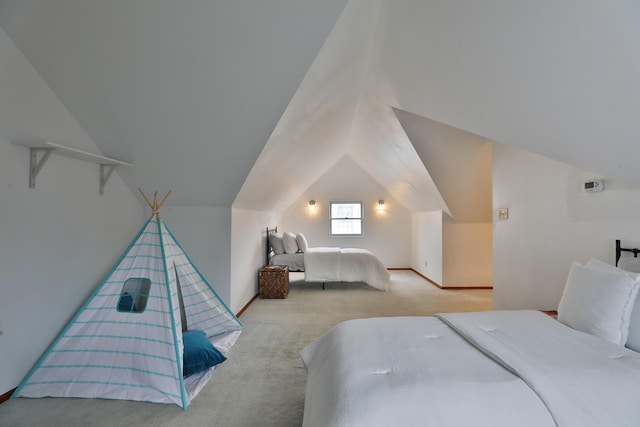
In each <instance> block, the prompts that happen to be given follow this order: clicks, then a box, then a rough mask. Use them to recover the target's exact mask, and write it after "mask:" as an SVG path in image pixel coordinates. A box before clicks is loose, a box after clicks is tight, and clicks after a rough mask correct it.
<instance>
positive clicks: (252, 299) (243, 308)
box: [236, 294, 260, 317]
mask: <svg viewBox="0 0 640 427" xmlns="http://www.w3.org/2000/svg"><path fill="white" fill-rule="evenodd" d="M259 295H260V294H256V295H255V296H254V297H253V298H251V300H249V302H248V303H246V304H245V305H244V307H242V308H241V309H240V311H239V312H238V314H236V317H240V316H242V313H244V312H245V310H246V309H247V308H249V306H250V305H251V304H253V302H254V301H255V300H256V298H258V296H259Z"/></svg>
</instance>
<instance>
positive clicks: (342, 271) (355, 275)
mask: <svg viewBox="0 0 640 427" xmlns="http://www.w3.org/2000/svg"><path fill="white" fill-rule="evenodd" d="M304 264H305V281H307V282H364V283H367V284H368V285H370V286H373V287H374V288H377V289H380V290H382V291H386V290H387V289H388V286H389V278H390V275H389V271H388V270H387V269H386V267H385V266H384V264H382V262H381V261H380V260H379V259H378V257H376V256H375V255H374V254H373V253H372V252H371V251H368V250H366V249H357V248H330V247H314V248H309V249H308V250H307V252H305V253H304Z"/></svg>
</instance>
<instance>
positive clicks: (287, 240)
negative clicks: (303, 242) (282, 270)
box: [282, 231, 298, 254]
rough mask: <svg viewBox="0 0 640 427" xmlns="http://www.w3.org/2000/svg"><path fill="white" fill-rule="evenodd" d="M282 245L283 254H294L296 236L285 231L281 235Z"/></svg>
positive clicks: (296, 247)
mask: <svg viewBox="0 0 640 427" xmlns="http://www.w3.org/2000/svg"><path fill="white" fill-rule="evenodd" d="M282 244H283V245H284V252H285V253H288V254H295V253H296V252H298V242H297V241H296V235H295V234H293V233H292V232H290V231H287V232H286V233H284V234H283V235H282Z"/></svg>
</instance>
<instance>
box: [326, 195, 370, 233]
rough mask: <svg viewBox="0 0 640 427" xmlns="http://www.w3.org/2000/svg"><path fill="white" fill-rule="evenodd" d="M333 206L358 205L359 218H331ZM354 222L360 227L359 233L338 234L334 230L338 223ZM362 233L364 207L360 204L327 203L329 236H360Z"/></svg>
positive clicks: (337, 231)
mask: <svg viewBox="0 0 640 427" xmlns="http://www.w3.org/2000/svg"><path fill="white" fill-rule="evenodd" d="M334 205H359V206H360V216H359V217H342V216H340V217H339V216H335V217H334V216H333V212H334ZM344 221H348V222H352V223H353V222H355V223H359V225H360V232H351V233H350V232H339V230H336V228H337V225H338V224H339V223H340V222H344ZM363 233H364V205H363V203H362V202H344V201H339V202H329V234H330V235H331V236H362V235H363Z"/></svg>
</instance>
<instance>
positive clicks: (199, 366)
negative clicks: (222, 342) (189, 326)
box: [182, 331, 227, 377]
mask: <svg viewBox="0 0 640 427" xmlns="http://www.w3.org/2000/svg"><path fill="white" fill-rule="evenodd" d="M182 342H183V345H184V353H183V356H182V359H183V360H182V374H183V375H184V376H185V377H188V376H189V375H191V374H195V373H196V372H200V371H204V370H205V369H209V368H211V367H213V366H215V365H217V364H219V363H222V362H224V361H225V360H227V358H226V357H225V356H224V355H223V354H222V353H220V351H219V350H218V349H217V348H215V346H214V345H213V344H211V341H209V338H207V335H206V334H205V333H204V331H187V332H183V333H182Z"/></svg>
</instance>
